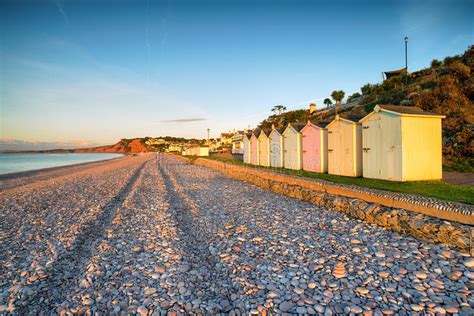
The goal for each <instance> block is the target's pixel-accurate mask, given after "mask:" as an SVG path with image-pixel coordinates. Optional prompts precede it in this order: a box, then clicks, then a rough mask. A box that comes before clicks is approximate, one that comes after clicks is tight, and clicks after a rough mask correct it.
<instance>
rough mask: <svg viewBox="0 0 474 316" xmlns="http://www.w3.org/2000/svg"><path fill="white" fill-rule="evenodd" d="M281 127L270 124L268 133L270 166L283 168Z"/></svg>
mask: <svg viewBox="0 0 474 316" xmlns="http://www.w3.org/2000/svg"><path fill="white" fill-rule="evenodd" d="M282 133H283V129H277V128H275V126H272V130H271V133H270V166H271V167H274V168H283V135H282Z"/></svg>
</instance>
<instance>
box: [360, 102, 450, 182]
mask: <svg viewBox="0 0 474 316" xmlns="http://www.w3.org/2000/svg"><path fill="white" fill-rule="evenodd" d="M444 117H445V116H443V115H440V114H436V113H430V112H425V111H423V110H422V109H420V108H418V107H412V106H396V105H376V106H375V108H374V111H373V112H372V113H370V114H368V115H367V116H365V117H364V118H363V119H361V120H360V122H361V123H362V139H363V141H362V143H363V146H362V149H363V175H364V177H365V178H373V179H383V180H392V181H418V180H439V179H441V178H442V138H441V137H442V130H441V119H443V118H444Z"/></svg>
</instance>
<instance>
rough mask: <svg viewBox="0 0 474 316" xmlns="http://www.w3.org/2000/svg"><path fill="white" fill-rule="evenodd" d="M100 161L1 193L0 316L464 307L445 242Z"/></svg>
mask: <svg viewBox="0 0 474 316" xmlns="http://www.w3.org/2000/svg"><path fill="white" fill-rule="evenodd" d="M107 166H109V167H107ZM110 166H111V165H110V163H102V164H100V165H97V166H96V167H94V168H95V169H96V170H94V172H88V173H87V174H83V175H79V174H78V175H77V176H73V175H71V176H69V177H65V176H64V175H67V173H68V168H63V169H61V170H60V171H54V176H53V175H51V177H53V178H54V177H60V178H58V180H57V181H48V182H47V183H45V184H44V185H38V186H32V187H31V188H26V187H25V188H23V189H22V187H15V188H13V189H7V190H3V191H1V192H0V210H1V213H0V214H1V215H0V224H1V233H0V238H1V239H0V260H1V261H0V264H1V276H0V313H8V312H11V313H13V314H19V315H20V314H41V313H43V314H61V315H69V314H90V313H106V314H110V313H117V314H128V313H132V314H133V313H136V314H139V315H160V314H183V313H186V314H190V313H197V314H217V313H226V314H230V315H240V314H267V313H268V314H275V313H278V314H280V313H295V314H296V313H298V314H326V315H333V314H334V315H335V314H364V315H392V314H399V315H404V314H420V315H421V314H434V313H438V314H448V313H457V314H465V315H469V314H471V315H472V314H473V313H474V310H473V307H474V299H473V295H472V289H473V287H474V283H473V282H474V281H473V279H474V260H473V259H472V258H470V257H468V256H467V255H464V254H462V253H459V252H456V251H453V250H449V249H447V248H446V247H445V246H443V245H433V244H428V243H425V242H422V241H419V240H417V239H415V238H411V237H407V236H401V235H398V234H396V233H393V232H390V231H386V230H384V229H383V228H380V227H377V226H375V225H372V224H368V223H364V222H361V221H358V220H354V219H351V218H349V217H347V216H345V215H343V214H341V213H338V212H334V211H331V210H327V209H324V208H321V207H317V206H314V205H312V204H309V203H306V202H302V201H299V200H296V199H292V198H288V197H285V196H281V195H277V194H274V193H271V192H268V191H265V190H263V189H261V188H258V187H256V186H253V185H250V184H247V183H243V182H239V181H237V180H233V179H230V178H228V177H226V176H224V175H222V174H220V173H218V172H216V171H213V170H210V169H206V168H204V167H199V166H195V165H192V164H188V163H185V162H183V161H181V160H179V159H176V158H172V157H169V156H165V155H144V156H140V157H135V158H133V159H124V160H123V161H122V162H119V163H117V162H114V165H113V166H114V167H113V168H110ZM45 177H46V176H45ZM53 180H54V179H53ZM8 181H9V180H2V181H0V184H4V185H5V186H2V187H9V186H8ZM15 181H17V182H18V179H16V180H15ZM18 183H19V182H18Z"/></svg>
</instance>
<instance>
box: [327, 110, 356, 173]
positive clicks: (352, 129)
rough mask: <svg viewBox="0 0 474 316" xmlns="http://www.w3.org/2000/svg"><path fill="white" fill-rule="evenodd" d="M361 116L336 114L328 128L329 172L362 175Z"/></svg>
mask: <svg viewBox="0 0 474 316" xmlns="http://www.w3.org/2000/svg"><path fill="white" fill-rule="evenodd" d="M359 119H360V117H353V116H341V115H336V118H335V119H334V120H333V121H332V122H331V123H329V125H328V126H326V128H327V130H328V173H330V174H335V175H340V176H348V177H360V176H362V126H361V124H360V123H359V122H358V121H359Z"/></svg>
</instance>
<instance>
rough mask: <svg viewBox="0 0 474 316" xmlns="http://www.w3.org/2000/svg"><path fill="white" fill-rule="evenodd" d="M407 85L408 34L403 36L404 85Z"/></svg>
mask: <svg viewBox="0 0 474 316" xmlns="http://www.w3.org/2000/svg"><path fill="white" fill-rule="evenodd" d="M407 85H408V36H405V87H406V86H407Z"/></svg>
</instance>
